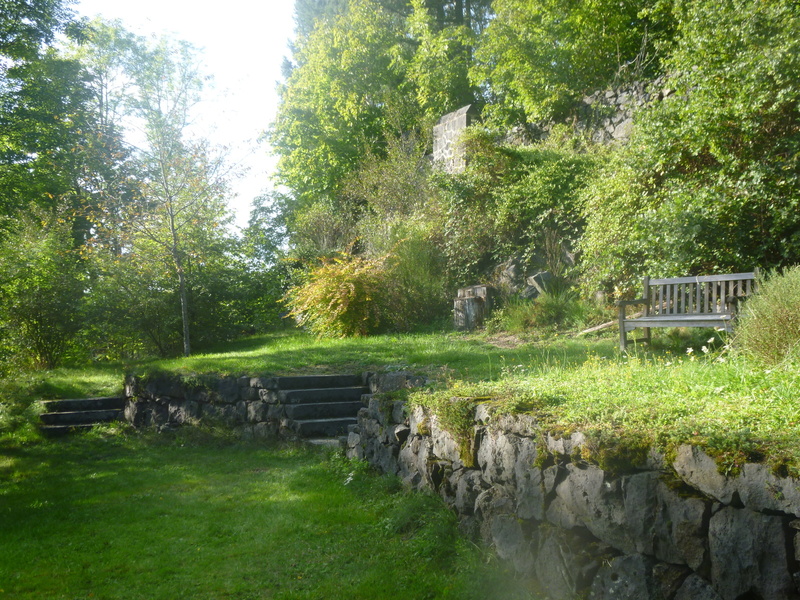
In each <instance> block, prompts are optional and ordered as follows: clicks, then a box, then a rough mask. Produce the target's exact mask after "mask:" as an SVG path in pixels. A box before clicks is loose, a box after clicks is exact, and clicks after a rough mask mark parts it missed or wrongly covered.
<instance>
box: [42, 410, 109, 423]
mask: <svg viewBox="0 0 800 600" xmlns="http://www.w3.org/2000/svg"><path fill="white" fill-rule="evenodd" d="M120 415H121V411H120V410H118V409H111V410H76V411H66V412H52V413H44V414H42V415H40V416H39V419H40V420H41V421H42V423H44V424H45V425H67V426H72V425H92V424H94V423H107V422H109V421H116V420H117V419H119V418H120Z"/></svg>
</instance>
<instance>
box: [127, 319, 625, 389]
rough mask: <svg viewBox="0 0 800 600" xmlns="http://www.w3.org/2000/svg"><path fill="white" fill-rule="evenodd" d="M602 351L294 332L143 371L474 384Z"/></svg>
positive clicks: (569, 345) (453, 337)
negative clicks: (522, 367)
mask: <svg viewBox="0 0 800 600" xmlns="http://www.w3.org/2000/svg"><path fill="white" fill-rule="evenodd" d="M598 344H599V347H600V348H602V350H604V351H608V352H611V351H612V350H613V347H614V342H613V341H611V340H603V341H600V342H595V343H594V344H593V345H591V347H590V345H587V344H586V343H585V342H578V341H574V340H566V339H565V340H561V341H559V340H558V339H554V340H549V341H548V342H547V343H546V344H544V343H540V344H526V345H522V346H520V347H517V348H499V347H497V346H495V345H493V344H491V343H489V342H487V341H486V340H485V339H482V338H481V337H480V336H476V335H470V334H458V333H424V334H405V335H376V336H371V337H365V338H349V339H331V338H321V339H318V338H316V337H313V336H310V335H308V334H304V333H300V332H296V331H292V332H285V333H277V334H269V335H262V336H257V337H252V338H247V339H244V340H240V341H238V342H234V343H232V344H228V345H226V346H224V347H222V348H220V349H219V351H217V352H212V353H208V354H202V355H196V356H191V357H189V358H179V359H172V360H160V361H152V362H149V363H145V364H143V365H141V366H140V367H139V368H140V369H142V370H147V369H160V370H167V371H173V372H180V373H207V372H218V373H228V374H241V373H245V374H261V373H271V374H293V373H313V372H323V373H324V372H360V371H365V370H372V369H386V368H390V369H401V368H402V369H410V370H412V371H417V372H423V373H428V374H430V375H437V376H442V375H444V376H446V377H452V378H458V379H466V380H470V381H478V380H483V379H494V378H497V377H499V375H500V372H501V370H502V368H503V366H504V365H505V364H509V363H511V364H516V363H517V362H526V363H535V364H543V365H544V364H548V363H550V364H562V363H564V362H567V363H580V362H582V361H583V360H585V359H586V358H587V357H588V355H589V354H590V353H591V352H592V348H594V347H596V346H597V345H598Z"/></svg>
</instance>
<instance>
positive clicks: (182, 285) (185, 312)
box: [176, 257, 192, 356]
mask: <svg viewBox="0 0 800 600" xmlns="http://www.w3.org/2000/svg"><path fill="white" fill-rule="evenodd" d="M176 260H178V264H179V266H178V287H179V290H180V295H181V322H182V324H183V355H184V356H189V355H190V354H191V353H192V347H191V344H190V340H189V298H188V293H187V291H186V275H185V274H184V272H183V265H182V264H181V261H180V257H176Z"/></svg>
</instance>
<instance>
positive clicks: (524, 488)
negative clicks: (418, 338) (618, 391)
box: [347, 398, 800, 600]
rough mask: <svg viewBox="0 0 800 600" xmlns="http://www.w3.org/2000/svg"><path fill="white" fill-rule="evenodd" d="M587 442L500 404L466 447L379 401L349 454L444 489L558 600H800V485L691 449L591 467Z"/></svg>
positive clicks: (468, 522) (433, 420)
mask: <svg viewBox="0 0 800 600" xmlns="http://www.w3.org/2000/svg"><path fill="white" fill-rule="evenodd" d="M586 444H587V441H586V438H585V437H584V436H583V435H582V434H580V433H574V434H572V435H570V436H567V437H561V438H557V437H554V436H551V435H543V434H542V432H540V431H538V430H537V427H536V423H535V421H534V420H533V419H532V418H530V417H522V416H521V417H508V416H505V417H502V418H501V417H493V416H492V414H491V410H490V407H489V405H488V404H479V405H478V407H477V410H476V415H475V425H474V429H473V435H472V437H471V439H470V440H469V441H465V440H464V439H463V438H462V439H456V437H454V436H453V435H451V434H450V433H449V432H448V431H446V430H445V429H444V428H443V427H441V426H440V423H439V420H438V419H437V417H436V415H434V414H431V413H430V412H428V411H426V410H423V409H422V408H419V407H417V408H414V409H413V410H411V411H406V410H405V409H404V405H403V404H402V403H401V402H391V401H386V400H383V401H381V400H378V399H377V398H373V399H371V400H370V401H369V405H368V406H367V407H365V408H363V409H362V410H361V411H360V412H359V416H358V424H357V425H355V426H353V427H351V431H350V434H349V437H348V449H347V453H348V455H349V456H351V457H357V458H363V459H366V460H368V461H369V462H371V463H372V464H373V465H375V466H377V467H379V468H380V469H382V470H383V471H385V472H388V473H395V474H397V475H399V476H400V477H401V478H402V479H403V480H404V481H405V482H406V484H407V485H409V486H410V487H412V488H415V489H426V490H433V491H435V492H437V493H438V494H439V495H441V496H442V498H444V500H445V501H446V502H447V503H448V504H449V505H450V506H451V507H452V508H453V509H454V510H455V511H456V512H457V513H458V515H459V517H460V520H461V525H462V528H463V529H464V531H465V532H468V533H472V534H474V535H476V536H480V537H481V538H482V539H483V540H484V541H485V542H486V543H488V544H490V545H491V546H493V547H494V548H495V550H496V552H497V554H498V555H499V556H500V557H501V558H503V559H505V560H507V561H508V562H509V563H510V564H512V565H513V567H514V569H515V570H516V571H517V572H518V573H519V574H520V575H521V576H525V577H530V578H531V580H532V581H534V582H535V583H536V585H538V586H539V588H540V589H541V594H542V597H545V598H550V599H554V600H561V599H564V600H566V599H572V598H592V599H596V600H600V599H603V600H605V599H609V600H611V599H614V600H621V599H631V600H651V599H652V600H656V599H658V600H688V599H692V600H706V599H708V600H712V599H713V600H745V599H761V600H788V599H797V598H800V593H799V592H798V585H799V584H800V563H799V562H798V560H800V538H799V537H798V533H799V532H798V529H800V519H798V517H800V495H799V494H800V491H798V490H800V481H798V480H795V479H791V478H781V477H778V476H776V475H775V474H773V473H771V472H770V471H769V469H768V468H767V467H766V466H765V465H759V464H747V465H745V466H744V467H743V468H742V469H741V472H740V473H739V474H738V475H737V476H735V477H730V476H728V477H726V476H724V475H721V474H720V473H719V472H718V470H717V465H716V464H715V462H714V460H713V459H712V458H711V457H709V456H708V455H707V454H706V453H705V452H703V450H702V449H700V448H698V447H694V446H688V445H687V446H682V447H681V448H679V450H678V452H677V455H676V456H675V458H674V459H673V460H671V461H667V460H666V458H665V457H664V456H662V455H659V454H658V453H655V452H651V453H650V455H649V456H648V457H647V459H646V460H644V461H639V462H641V463H642V464H631V465H629V468H627V469H624V472H621V473H612V472H609V471H605V470H603V469H601V468H600V467H598V466H596V465H593V464H589V463H587V462H585V461H583V460H582V459H581V458H580V457H581V456H582V453H581V449H582V448H583V447H584V446H585V445H586Z"/></svg>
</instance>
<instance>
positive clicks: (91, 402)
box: [42, 396, 125, 413]
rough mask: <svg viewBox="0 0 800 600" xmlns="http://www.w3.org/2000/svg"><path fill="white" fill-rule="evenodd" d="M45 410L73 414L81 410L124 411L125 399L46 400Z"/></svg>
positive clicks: (117, 397) (119, 397) (118, 397)
mask: <svg viewBox="0 0 800 600" xmlns="http://www.w3.org/2000/svg"><path fill="white" fill-rule="evenodd" d="M42 404H43V405H44V409H45V410H46V411H47V412H49V413H55V412H73V411H79V410H112V409H113V410H122V409H124V408H125V398H123V397H122V396H114V397H107V398H80V399H71V400H45V401H43V402H42Z"/></svg>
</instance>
